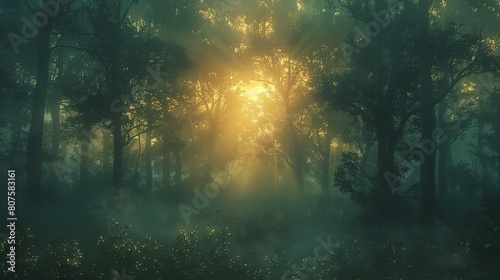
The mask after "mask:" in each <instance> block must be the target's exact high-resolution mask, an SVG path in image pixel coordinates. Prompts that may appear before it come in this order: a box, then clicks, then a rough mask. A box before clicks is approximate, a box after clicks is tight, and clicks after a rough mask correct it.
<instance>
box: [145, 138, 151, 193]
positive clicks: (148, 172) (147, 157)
mask: <svg viewBox="0 0 500 280" xmlns="http://www.w3.org/2000/svg"><path fill="white" fill-rule="evenodd" d="M144 160H145V164H146V192H147V193H148V194H152V193H153V168H152V166H151V132H147V133H146V143H145V146H144Z"/></svg>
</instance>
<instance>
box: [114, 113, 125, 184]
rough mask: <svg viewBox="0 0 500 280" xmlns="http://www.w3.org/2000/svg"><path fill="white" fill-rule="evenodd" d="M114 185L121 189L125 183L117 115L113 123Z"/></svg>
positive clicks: (119, 124)
mask: <svg viewBox="0 0 500 280" xmlns="http://www.w3.org/2000/svg"><path fill="white" fill-rule="evenodd" d="M113 125H114V128H113V185H114V186H115V187H116V188H120V187H121V183H122V182H123V161H122V159H123V147H122V146H123V141H122V129H121V126H122V124H121V120H120V116H118V115H115V117H114V121H113Z"/></svg>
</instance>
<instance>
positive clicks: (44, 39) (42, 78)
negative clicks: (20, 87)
mask: <svg viewBox="0 0 500 280" xmlns="http://www.w3.org/2000/svg"><path fill="white" fill-rule="evenodd" d="M50 29H51V23H48V24H47V25H45V26H43V27H41V28H40V29H39V35H38V58H37V80H36V87H35V92H34V98H33V110H32V116H31V127H30V132H29V134H28V148H27V159H26V160H27V165H26V173H27V174H26V176H27V181H26V183H27V192H28V193H27V194H28V197H29V198H30V199H32V200H40V199H41V197H42V165H43V158H42V141H43V123H44V114H45V99H46V96H47V84H48V80H49V56H50V48H49V46H50Z"/></svg>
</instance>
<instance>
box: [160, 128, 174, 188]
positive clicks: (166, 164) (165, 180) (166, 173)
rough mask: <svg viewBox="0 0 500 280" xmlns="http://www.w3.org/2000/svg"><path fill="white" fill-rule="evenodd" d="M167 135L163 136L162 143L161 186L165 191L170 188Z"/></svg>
mask: <svg viewBox="0 0 500 280" xmlns="http://www.w3.org/2000/svg"><path fill="white" fill-rule="evenodd" d="M166 137H168V136H167V135H163V143H162V154H163V159H162V175H163V186H164V187H165V188H166V189H170V187H171V186H172V181H171V179H170V147H169V145H168V142H167V141H166Z"/></svg>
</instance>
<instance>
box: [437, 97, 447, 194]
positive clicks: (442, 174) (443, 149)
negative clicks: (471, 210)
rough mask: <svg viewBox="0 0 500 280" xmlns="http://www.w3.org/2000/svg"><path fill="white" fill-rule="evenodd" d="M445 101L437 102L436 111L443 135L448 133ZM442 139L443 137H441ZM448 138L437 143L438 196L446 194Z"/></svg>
mask: <svg viewBox="0 0 500 280" xmlns="http://www.w3.org/2000/svg"><path fill="white" fill-rule="evenodd" d="M446 107H447V102H446V99H443V101H441V103H439V113H438V123H439V127H440V128H441V129H442V130H443V131H444V133H445V135H449V134H448V131H447V130H448V128H447V126H446V120H445V119H444V115H445V114H446ZM443 140H444V139H443ZM449 155H450V139H449V137H447V138H446V140H444V141H440V143H439V153H438V156H439V157H438V187H439V196H440V197H441V198H444V197H446V196H447V195H448V189H449V186H448V171H449V168H450V167H449V163H450V158H449Z"/></svg>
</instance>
